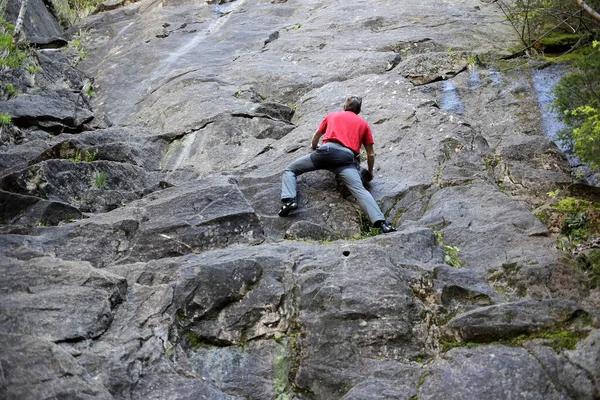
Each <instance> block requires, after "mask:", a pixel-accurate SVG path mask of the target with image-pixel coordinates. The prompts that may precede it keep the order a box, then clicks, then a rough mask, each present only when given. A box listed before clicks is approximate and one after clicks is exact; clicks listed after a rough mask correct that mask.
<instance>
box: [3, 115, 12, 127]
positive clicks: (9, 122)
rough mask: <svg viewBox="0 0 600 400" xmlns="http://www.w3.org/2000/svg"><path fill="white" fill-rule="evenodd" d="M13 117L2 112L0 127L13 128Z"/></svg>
mask: <svg viewBox="0 0 600 400" xmlns="http://www.w3.org/2000/svg"><path fill="white" fill-rule="evenodd" d="M11 125H12V116H11V115H10V114H7V113H3V112H0V126H11Z"/></svg>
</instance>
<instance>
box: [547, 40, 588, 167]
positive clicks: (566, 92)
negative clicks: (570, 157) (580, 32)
mask: <svg viewBox="0 0 600 400" xmlns="http://www.w3.org/2000/svg"><path fill="white" fill-rule="evenodd" d="M598 43H599V42H594V45H593V46H594V48H593V49H590V50H591V51H590V52H589V53H588V54H587V55H586V56H585V57H583V58H581V59H579V60H578V61H577V62H576V63H575V69H576V70H575V72H573V73H571V74H568V75H565V76H564V77H563V78H562V79H561V80H560V82H559V83H558V85H556V87H555V88H554V96H555V99H554V102H553V108H554V109H555V111H557V114H558V118H559V119H560V120H562V121H563V122H564V123H565V125H566V126H567V127H566V128H565V129H564V130H562V131H561V132H560V133H559V135H558V136H559V141H560V142H561V143H562V144H563V145H565V146H566V147H567V148H570V149H571V150H572V151H573V152H574V154H575V155H576V156H577V157H579V158H580V159H581V160H582V161H583V162H585V163H588V164H589V165H590V167H591V168H593V169H599V168H600V46H599V45H598Z"/></svg>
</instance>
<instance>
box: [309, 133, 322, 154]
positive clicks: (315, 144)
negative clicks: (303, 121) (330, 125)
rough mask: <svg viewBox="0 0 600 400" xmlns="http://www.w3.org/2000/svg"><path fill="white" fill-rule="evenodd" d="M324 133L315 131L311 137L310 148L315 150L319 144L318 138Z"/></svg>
mask: <svg viewBox="0 0 600 400" xmlns="http://www.w3.org/2000/svg"><path fill="white" fill-rule="evenodd" d="M324 134H325V132H319V131H316V132H315V134H314V135H313V137H312V143H311V144H312V149H313V150H316V149H317V147H318V146H319V139H321V136H323V135H324Z"/></svg>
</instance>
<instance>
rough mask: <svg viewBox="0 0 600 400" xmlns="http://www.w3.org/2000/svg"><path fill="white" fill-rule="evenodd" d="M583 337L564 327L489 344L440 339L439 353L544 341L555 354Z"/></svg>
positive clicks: (515, 345) (571, 347)
mask: <svg viewBox="0 0 600 400" xmlns="http://www.w3.org/2000/svg"><path fill="white" fill-rule="evenodd" d="M584 337H585V335H583V334H581V333H579V332H577V331H572V330H568V329H566V328H564V327H556V328H550V329H546V330H543V331H540V332H533V333H525V334H522V335H518V336H515V337H514V338H511V339H500V340H494V341H490V342H459V341H457V340H454V339H440V340H439V345H440V350H441V352H447V351H448V350H450V349H453V348H455V347H468V348H471V347H476V346H483V345H504V346H511V347H521V346H522V345H523V343H525V342H529V341H531V340H534V339H545V340H548V341H550V342H551V346H552V348H553V349H554V351H556V352H557V353H559V352H561V351H562V350H573V349H574V348H575V347H576V346H577V343H578V342H579V341H580V340H582V339H584Z"/></svg>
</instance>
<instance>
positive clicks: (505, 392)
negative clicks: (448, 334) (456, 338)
mask: <svg viewBox="0 0 600 400" xmlns="http://www.w3.org/2000/svg"><path fill="white" fill-rule="evenodd" d="M523 377H527V378H526V379H523ZM422 379H423V383H422V385H421V386H420V389H419V393H418V396H419V399H439V398H445V399H483V398H485V399H498V400H500V399H540V400H541V399H568V398H570V397H569V395H568V394H567V393H565V392H564V391H562V390H561V389H560V388H557V387H556V386H555V385H554V382H553V381H552V379H551V377H550V376H549V375H548V374H547V373H546V371H545V370H544V369H543V368H542V367H541V365H540V364H539V361H538V360H537V359H536V358H535V357H534V356H532V355H531V354H529V353H528V352H527V350H525V349H522V348H513V347H506V346H490V347H475V348H472V349H453V350H451V351H449V352H447V353H446V354H445V356H444V357H443V358H440V359H438V360H436V361H435V362H434V363H432V364H431V365H429V366H428V367H427V368H426V370H425V371H423V378H422Z"/></svg>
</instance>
